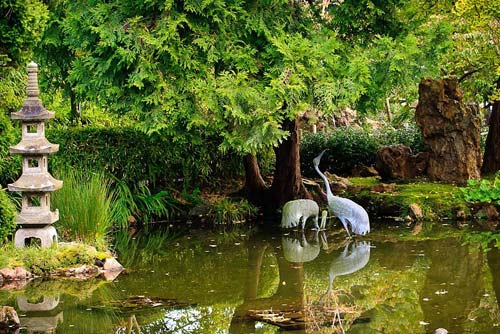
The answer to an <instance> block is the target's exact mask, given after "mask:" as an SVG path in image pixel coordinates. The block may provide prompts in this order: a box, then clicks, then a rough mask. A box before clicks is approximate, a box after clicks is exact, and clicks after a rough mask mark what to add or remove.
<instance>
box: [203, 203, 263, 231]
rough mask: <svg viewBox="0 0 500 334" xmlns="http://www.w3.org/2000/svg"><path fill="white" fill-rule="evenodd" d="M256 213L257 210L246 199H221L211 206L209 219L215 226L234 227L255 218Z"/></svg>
mask: <svg viewBox="0 0 500 334" xmlns="http://www.w3.org/2000/svg"><path fill="white" fill-rule="evenodd" d="M257 212H258V209H257V208H256V207H255V206H253V205H252V204H251V203H250V202H248V201H247V200H246V199H239V200H234V199H230V198H223V199H221V200H220V201H217V202H216V203H214V204H213V205H212V206H211V208H210V210H209V217H210V218H211V219H212V220H213V222H214V224H216V225H234V224H241V223H243V222H245V221H246V220H249V219H252V218H255V217H256V215H257Z"/></svg>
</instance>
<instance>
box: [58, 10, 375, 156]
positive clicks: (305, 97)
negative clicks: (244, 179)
mask: <svg viewBox="0 0 500 334" xmlns="http://www.w3.org/2000/svg"><path fill="white" fill-rule="evenodd" d="M315 13H316V11H315V8H313V7H311V6H310V5H309V4H308V3H303V2H300V1H295V2H289V1H283V0H281V1H258V2H241V1H204V2H200V1H193V0H190V1H183V2H181V1H166V2H159V1H148V2H143V1H128V2H126V3H124V2H122V1H109V2H107V3H102V2H100V1H92V0H88V1H78V2H74V3H71V4H70V5H69V8H68V11H67V13H66V15H67V18H66V19H65V22H64V30H65V32H66V34H67V36H68V38H67V42H68V44H69V45H70V47H71V49H72V50H73V52H74V53H75V55H76V58H75V61H74V63H73V70H72V71H71V79H72V80H73V82H75V83H76V87H77V90H78V91H79V92H80V93H81V94H85V95H86V96H89V97H91V98H93V99H94V100H95V101H96V102H100V103H102V105H103V106H107V107H108V108H109V109H110V110H113V111H118V112H122V113H124V112H127V113H128V114H129V115H132V116H133V117H134V118H135V119H137V120H140V121H141V126H142V127H143V128H144V129H145V130H147V131H149V132H152V131H158V130H160V129H167V130H169V131H173V132H174V133H177V134H180V133H181V132H183V131H186V129H187V130H190V131H191V133H193V132H196V131H195V130H198V129H203V130H204V131H209V132H212V133H220V134H221V135H222V137H223V138H224V142H223V144H222V146H221V148H222V149H223V150H226V149H229V148H232V149H236V150H237V151H240V152H242V153H248V152H252V153H255V152H256V151H257V150H259V149H260V148H262V147H263V146H268V145H277V144H278V143H279V142H280V141H281V140H283V139H284V138H285V137H286V136H287V133H286V132H284V131H282V130H281V129H280V123H281V121H282V120H284V119H286V118H289V119H293V118H295V117H296V116H297V115H299V114H301V113H303V112H304V111H306V110H308V109H312V108H320V109H322V110H326V111H330V110H332V109H333V108H334V107H335V106H342V105H343V106H346V105H350V104H352V103H354V102H355V101H356V100H357V99H358V98H359V96H360V95H361V92H362V89H363V87H362V85H360V82H361V83H362V81H363V80H365V79H366V76H367V73H366V70H365V69H366V64H365V65H363V63H365V62H366V59H363V58H355V61H357V62H358V63H359V64H361V65H363V66H360V67H358V66H356V64H354V63H353V64H352V66H351V65H349V64H347V66H346V58H345V55H342V54H341V53H339V52H338V50H339V48H340V46H341V44H340V42H339V41H338V38H337V36H336V33H335V32H333V31H332V30H330V29H326V28H325V27H324V26H323V25H322V24H321V19H320V18H319V16H318V15H316V14H315Z"/></svg>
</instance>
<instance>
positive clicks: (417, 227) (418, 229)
mask: <svg viewBox="0 0 500 334" xmlns="http://www.w3.org/2000/svg"><path fill="white" fill-rule="evenodd" d="M423 227H424V226H423V224H422V223H421V222H418V223H416V224H415V226H413V229H412V230H411V234H412V235H417V234H419V233H420V232H422V228H423Z"/></svg>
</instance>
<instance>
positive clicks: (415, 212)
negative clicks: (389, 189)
mask: <svg viewBox="0 0 500 334" xmlns="http://www.w3.org/2000/svg"><path fill="white" fill-rule="evenodd" d="M409 213H410V216H411V217H412V218H413V219H415V220H416V221H419V220H422V218H424V214H423V213H422V208H421V207H420V206H419V205H418V204H416V203H412V204H410V207H409Z"/></svg>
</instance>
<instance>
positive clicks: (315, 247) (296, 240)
mask: <svg viewBox="0 0 500 334" xmlns="http://www.w3.org/2000/svg"><path fill="white" fill-rule="evenodd" d="M313 233H314V238H313V240H312V242H309V241H308V240H307V238H306V234H305V233H304V232H301V233H300V236H298V237H297V236H290V235H287V236H283V237H282V240H281V245H282V249H283V255H284V256H285V259H286V260H287V261H288V262H296V263H298V262H302V263H303V262H309V261H312V260H314V259H315V258H316V257H317V256H318V255H319V252H320V249H321V247H320V239H321V246H322V247H323V248H324V249H325V248H326V249H327V248H328V241H327V238H326V233H325V232H324V231H321V232H319V231H318V230H316V231H313Z"/></svg>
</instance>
